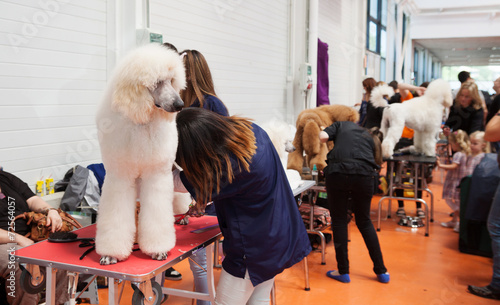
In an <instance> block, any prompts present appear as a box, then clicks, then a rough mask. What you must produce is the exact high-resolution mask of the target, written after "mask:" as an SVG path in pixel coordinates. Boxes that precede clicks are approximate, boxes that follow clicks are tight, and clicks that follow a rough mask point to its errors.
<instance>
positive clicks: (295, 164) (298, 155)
mask: <svg viewBox="0 0 500 305" xmlns="http://www.w3.org/2000/svg"><path fill="white" fill-rule="evenodd" d="M303 153H304V151H303V150H302V149H297V150H295V151H294V152H292V153H289V154H288V163H287V169H294V170H296V171H298V172H299V173H302V167H303V165H304V155H303Z"/></svg>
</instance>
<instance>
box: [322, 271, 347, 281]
mask: <svg viewBox="0 0 500 305" xmlns="http://www.w3.org/2000/svg"><path fill="white" fill-rule="evenodd" d="M334 273H338V271H337V270H330V271H328V272H327V273H326V276H328V277H329V278H332V279H334V280H337V281H339V282H342V283H350V282H351V277H350V276H349V273H346V274H338V275H337V274H334Z"/></svg>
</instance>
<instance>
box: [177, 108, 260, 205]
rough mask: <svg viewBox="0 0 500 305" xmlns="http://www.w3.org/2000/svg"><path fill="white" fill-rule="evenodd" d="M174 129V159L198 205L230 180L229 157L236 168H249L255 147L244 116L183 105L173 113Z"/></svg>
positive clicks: (251, 132)
mask: <svg viewBox="0 0 500 305" xmlns="http://www.w3.org/2000/svg"><path fill="white" fill-rule="evenodd" d="M177 130H178V136H179V145H178V147H177V155H176V162H177V164H179V165H180V166H181V167H182V168H183V170H184V173H185V175H186V177H187V179H188V180H189V182H190V183H191V184H192V185H193V187H194V188H195V192H196V196H195V197H196V198H195V200H196V202H197V203H198V204H201V205H205V204H206V203H207V202H210V201H211V200H212V194H213V193H214V191H215V192H216V193H219V191H220V189H221V186H222V184H223V183H226V182H227V183H232V181H233V178H234V172H233V168H232V166H231V157H234V158H236V160H237V161H238V163H239V170H241V169H242V168H243V169H244V170H246V171H250V161H251V159H252V157H253V155H254V154H255V151H256V149H257V146H256V142H255V135H254V133H253V131H252V126H251V122H250V121H249V120H248V119H245V118H241V117H236V116H231V117H225V116H221V115H219V114H217V113H214V112H212V111H209V110H206V109H203V108H186V109H184V110H182V111H181V112H180V113H179V114H178V115H177Z"/></svg>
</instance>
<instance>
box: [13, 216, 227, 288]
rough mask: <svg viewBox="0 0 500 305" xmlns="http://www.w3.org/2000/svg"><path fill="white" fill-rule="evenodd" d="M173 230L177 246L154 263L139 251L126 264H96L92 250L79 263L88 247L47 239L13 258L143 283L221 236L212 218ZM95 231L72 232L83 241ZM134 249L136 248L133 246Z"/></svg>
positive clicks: (96, 256) (78, 243)
mask: <svg viewBox="0 0 500 305" xmlns="http://www.w3.org/2000/svg"><path fill="white" fill-rule="evenodd" d="M175 229H176V236H177V242H176V245H175V247H174V248H173V249H172V250H170V251H169V252H168V258H167V259H166V260H163V261H158V260H153V259H152V258H151V257H150V256H148V255H146V254H144V253H142V251H133V252H132V254H131V255H130V256H129V258H128V259H126V260H125V261H121V262H118V263H117V264H113V265H101V264H99V259H100V256H99V255H98V254H97V253H96V252H95V251H92V252H91V253H89V254H87V255H86V256H85V257H84V258H83V259H82V260H80V257H81V256H82V254H83V253H84V252H85V251H86V250H87V249H88V247H85V248H80V247H79V245H80V241H75V242H69V243H53V242H49V241H47V240H45V241H42V242H38V243H36V244H33V245H31V246H27V247H24V248H22V249H19V250H17V251H16V259H17V260H18V262H19V263H29V264H35V265H39V266H44V267H52V268H56V269H62V270H67V271H74V272H80V273H90V274H95V275H101V276H107V277H112V278H115V279H121V280H127V281H136V282H142V281H145V280H147V279H150V278H151V277H153V276H156V275H158V274H161V272H163V271H165V270H166V269H167V268H169V267H170V266H173V265H174V264H176V263H177V262H179V261H181V260H183V259H185V258H186V257H188V256H190V255H191V254H192V253H193V252H196V251H197V250H198V249H200V248H203V247H205V246H207V245H210V244H211V243H212V242H214V241H215V240H216V239H217V238H218V236H219V235H220V229H219V226H218V223H217V217H215V216H203V217H199V218H197V217H191V218H189V224H188V225H175ZM200 229H201V230H200ZM196 230H198V232H196ZM95 231H96V225H95V224H93V225H90V226H87V227H85V228H82V229H79V230H77V231H74V232H75V233H77V234H78V237H80V238H84V237H94V236H95ZM193 231H195V232H193ZM200 231H201V232H200ZM136 247H137V245H135V246H134V248H136Z"/></svg>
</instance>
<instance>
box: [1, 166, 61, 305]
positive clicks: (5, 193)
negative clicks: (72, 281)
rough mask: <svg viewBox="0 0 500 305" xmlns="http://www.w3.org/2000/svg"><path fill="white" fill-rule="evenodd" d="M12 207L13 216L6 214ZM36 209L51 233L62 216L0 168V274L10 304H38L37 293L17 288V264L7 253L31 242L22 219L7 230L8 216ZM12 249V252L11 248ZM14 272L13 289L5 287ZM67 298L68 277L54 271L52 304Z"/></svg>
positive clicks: (58, 225)
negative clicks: (55, 273)
mask: <svg viewBox="0 0 500 305" xmlns="http://www.w3.org/2000/svg"><path fill="white" fill-rule="evenodd" d="M11 207H14V209H13V211H14V215H12V214H10V212H11V211H12V209H10V208H11ZM30 211H34V212H38V213H44V214H46V215H47V226H48V227H50V229H51V231H52V232H56V231H58V230H59V229H61V227H62V224H63V222H62V219H61V217H60V216H59V213H58V212H57V210H56V209H54V208H52V207H51V206H50V205H49V204H48V203H47V202H45V201H44V200H43V199H42V198H40V197H38V196H36V195H35V194H34V193H33V191H32V190H31V189H30V188H29V187H28V185H27V184H26V183H25V182H23V181H22V180H21V179H19V178H18V177H16V176H15V175H13V174H11V173H8V172H5V171H3V170H2V171H0V253H1V255H0V274H1V276H2V277H3V278H4V279H6V280H7V282H6V284H5V289H6V293H7V302H8V304H11V305H35V304H38V301H39V296H38V294H29V293H26V292H24V290H23V289H21V284H20V281H21V273H22V271H21V270H20V269H19V265H18V264H17V263H15V264H14V265H13V266H15V268H12V267H11V264H10V263H11V262H12V261H10V260H9V259H10V254H9V253H10V252H12V250H11V249H12V248H13V247H14V248H15V249H16V250H17V249H20V248H22V247H26V246H29V245H31V244H33V243H34V242H33V241H32V240H31V239H29V238H27V237H25V235H26V234H27V233H28V232H29V226H28V224H27V223H26V220H24V219H18V220H17V221H16V222H15V227H14V228H15V231H10V230H9V222H10V221H11V219H10V216H17V215H20V214H22V213H24V212H30ZM14 252H15V251H14ZM11 271H15V289H14V291H11V290H10V289H9V284H7V283H9V282H10V279H9V278H10V272H11ZM12 292H13V293H12ZM67 301H69V293H68V278H67V276H66V272H65V271H62V270H61V271H58V272H57V276H56V303H57V304H63V303H64V302H67Z"/></svg>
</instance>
